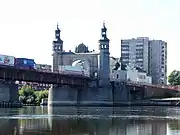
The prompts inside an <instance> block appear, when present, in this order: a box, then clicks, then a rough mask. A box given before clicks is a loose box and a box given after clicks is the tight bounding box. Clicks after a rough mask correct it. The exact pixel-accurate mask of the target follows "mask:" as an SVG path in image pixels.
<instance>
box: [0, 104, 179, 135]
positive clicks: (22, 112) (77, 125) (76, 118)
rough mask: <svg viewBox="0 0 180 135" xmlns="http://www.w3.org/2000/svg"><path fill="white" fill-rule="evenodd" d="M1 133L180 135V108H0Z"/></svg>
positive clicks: (20, 134)
mask: <svg viewBox="0 0 180 135" xmlns="http://www.w3.org/2000/svg"><path fill="white" fill-rule="evenodd" d="M0 135H180V108H168V107H131V108H129V107H120V108H100V107H97V108H86V107H84V108H75V107H58V108H47V107H25V108H21V109H4V108H0Z"/></svg>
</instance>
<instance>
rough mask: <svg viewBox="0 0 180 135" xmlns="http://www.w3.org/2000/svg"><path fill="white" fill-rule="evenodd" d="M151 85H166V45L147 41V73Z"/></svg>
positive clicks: (159, 41) (160, 42) (161, 42)
mask: <svg viewBox="0 0 180 135" xmlns="http://www.w3.org/2000/svg"><path fill="white" fill-rule="evenodd" d="M148 74H149V75H151V76H152V77H153V78H152V82H153V84H167V43H166V42H165V41H162V40H151V41H149V71H148Z"/></svg>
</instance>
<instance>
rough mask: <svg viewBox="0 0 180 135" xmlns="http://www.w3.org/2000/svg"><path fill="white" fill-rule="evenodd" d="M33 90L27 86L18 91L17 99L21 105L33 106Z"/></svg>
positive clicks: (34, 97)
mask: <svg viewBox="0 0 180 135" xmlns="http://www.w3.org/2000/svg"><path fill="white" fill-rule="evenodd" d="M34 91H35V90H34V89H33V88H32V87H31V86H29V85H24V86H22V87H21V88H20V90H19V98H20V100H21V101H22V103H23V104H33V103H34V102H35V99H36V96H35V94H34Z"/></svg>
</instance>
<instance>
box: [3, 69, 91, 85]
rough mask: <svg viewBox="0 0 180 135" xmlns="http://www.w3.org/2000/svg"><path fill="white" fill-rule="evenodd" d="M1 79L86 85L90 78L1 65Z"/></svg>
mask: <svg viewBox="0 0 180 135" xmlns="http://www.w3.org/2000/svg"><path fill="white" fill-rule="evenodd" d="M0 79H3V80H6V81H8V80H10V81H25V82H37V83H44V84H59V85H69V86H85V85H87V82H88V80H90V78H88V77H85V76H80V75H68V74H66V75H65V74H58V73H52V72H51V73H49V72H39V71H36V70H26V69H17V68H12V67H0Z"/></svg>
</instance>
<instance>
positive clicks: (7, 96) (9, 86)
mask: <svg viewBox="0 0 180 135" xmlns="http://www.w3.org/2000/svg"><path fill="white" fill-rule="evenodd" d="M18 100H19V98H18V85H17V84H15V82H12V81H0V102H9V101H11V102H15V101H18Z"/></svg>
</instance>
